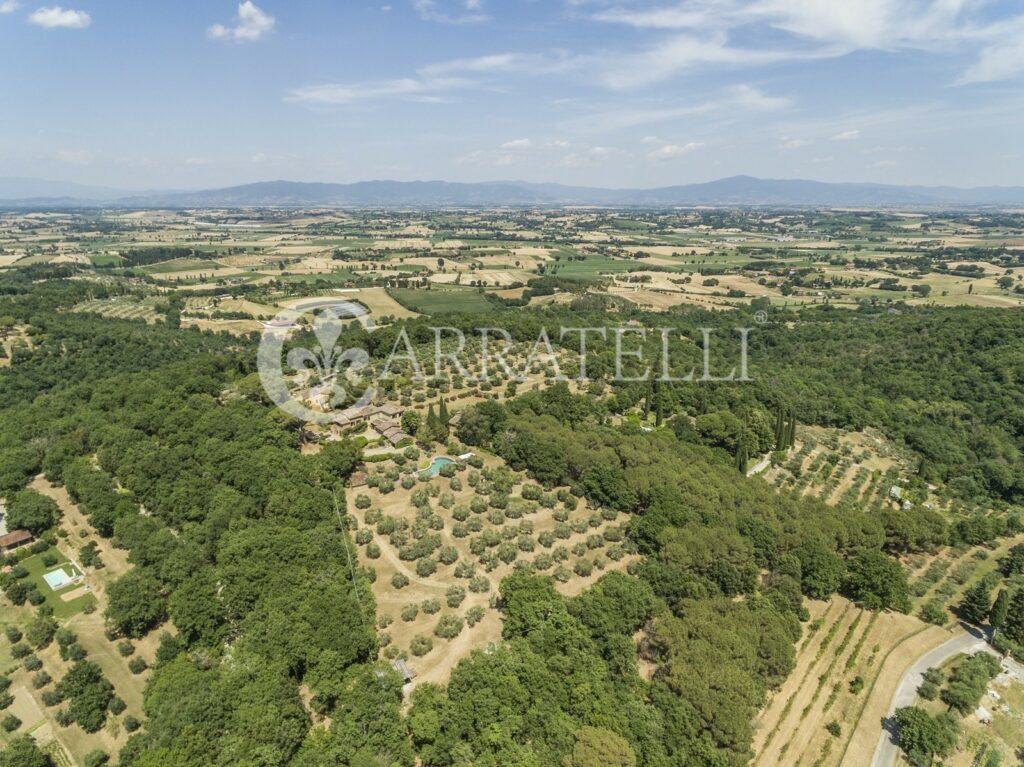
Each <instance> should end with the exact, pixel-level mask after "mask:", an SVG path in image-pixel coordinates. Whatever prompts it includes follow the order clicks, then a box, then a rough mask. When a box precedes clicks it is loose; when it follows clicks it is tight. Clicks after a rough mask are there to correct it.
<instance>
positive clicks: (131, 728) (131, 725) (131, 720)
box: [124, 714, 142, 732]
mask: <svg viewBox="0 0 1024 767" xmlns="http://www.w3.org/2000/svg"><path fill="white" fill-rule="evenodd" d="M141 726H142V722H140V721H139V720H138V719H136V718H135V717H134V716H132V715H131V714H128V716H126V717H125V718H124V728H125V729H126V730H127V731H128V732H135V731H136V730H137V729H139V728H140V727H141Z"/></svg>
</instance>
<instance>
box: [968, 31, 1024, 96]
mask: <svg viewBox="0 0 1024 767" xmlns="http://www.w3.org/2000/svg"><path fill="white" fill-rule="evenodd" d="M1020 72H1024V25H1021V27H1020V29H1019V31H1018V32H1017V34H1016V35H1014V36H1013V37H1012V38H1008V39H1006V40H1004V41H1002V42H997V43H993V44H992V45H989V46H986V47H985V48H984V49H983V50H982V51H981V54H980V55H979V56H978V61H977V62H976V63H975V64H974V65H973V66H971V67H969V68H968V69H967V71H966V72H964V73H963V75H962V76H961V77H960V79H959V80H958V81H957V82H958V83H959V84H961V85H965V84H970V83H987V82H992V81H994V80H1006V79H1008V78H1010V77H1013V76H1014V75H1016V74H1018V73H1020Z"/></svg>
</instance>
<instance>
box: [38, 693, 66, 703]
mask: <svg viewBox="0 0 1024 767" xmlns="http://www.w3.org/2000/svg"><path fill="white" fill-rule="evenodd" d="M42 698H43V705H44V706H59V705H60V704H61V703H63V702H64V696H63V695H61V694H60V692H59V691H58V690H55V689H54V690H44V691H43V695H42Z"/></svg>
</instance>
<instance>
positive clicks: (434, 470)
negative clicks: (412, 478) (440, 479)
mask: <svg viewBox="0 0 1024 767" xmlns="http://www.w3.org/2000/svg"><path fill="white" fill-rule="evenodd" d="M454 465H455V461H453V460H452V459H451V458H445V457H444V456H443V455H439V456H438V457H437V458H435V459H434V460H433V461H431V462H430V466H428V467H427V468H425V469H424V470H423V471H421V472H420V474H425V475H426V476H428V477H436V476H437V475H438V474H440V473H441V469H442V468H443V467H445V466H454Z"/></svg>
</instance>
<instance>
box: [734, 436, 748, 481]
mask: <svg viewBox="0 0 1024 767" xmlns="http://www.w3.org/2000/svg"><path fill="white" fill-rule="evenodd" d="M749 457H750V456H749V454H748V453H747V443H746V442H745V441H744V440H740V441H739V444H737V445H736V468H737V469H738V470H739V471H741V472H743V473H744V474H746V473H747V460H748V459H749Z"/></svg>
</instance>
